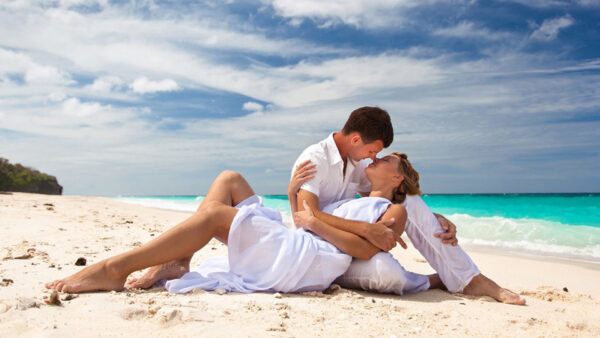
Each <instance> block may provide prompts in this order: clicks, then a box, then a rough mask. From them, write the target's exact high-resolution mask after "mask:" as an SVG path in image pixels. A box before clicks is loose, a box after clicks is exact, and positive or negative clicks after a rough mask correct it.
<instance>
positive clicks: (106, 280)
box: [46, 201, 237, 292]
mask: <svg viewBox="0 0 600 338" xmlns="http://www.w3.org/2000/svg"><path fill="white" fill-rule="evenodd" d="M206 207H207V208H206V209H205V210H204V211H203V212H196V213H195V214H194V215H192V216H191V217H189V218H188V219H186V220H185V221H183V222H181V223H179V224H178V225H176V226H175V227H173V228H171V229H169V230H167V231H166V232H165V233H163V234H161V235H160V236H158V237H157V238H155V239H153V240H152V241H150V242H148V243H146V244H144V245H143V246H141V247H139V248H135V249H133V250H130V251H127V252H125V253H122V254H120V255H117V256H113V257H111V258H108V259H105V260H103V261H101V262H98V263H96V264H94V265H91V266H89V267H87V268H85V269H83V270H81V271H79V272H78V273H76V274H74V275H72V276H69V277H67V278H65V279H62V280H57V281H54V282H52V283H48V284H46V288H48V289H54V290H57V291H63V292H86V291H96V290H117V291H119V290H122V289H123V286H124V283H125V280H126V278H127V276H128V275H129V274H130V273H132V272H133V271H137V270H140V269H144V268H147V267H149V266H154V265H159V264H164V263H166V262H169V261H173V260H178V259H183V258H185V257H189V256H190V255H192V254H193V253H194V252H196V251H197V250H199V249H201V248H202V247H203V246H204V245H206V243H208V241H210V240H211V239H212V238H213V237H214V238H217V239H219V240H220V241H222V242H224V243H227V237H228V235H229V227H230V225H231V222H232V221H233V218H234V217H235V215H236V213H237V209H236V208H233V207H231V206H229V205H225V204H222V203H219V202H215V201H209V202H208V203H206Z"/></svg>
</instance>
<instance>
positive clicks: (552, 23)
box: [531, 15, 575, 41]
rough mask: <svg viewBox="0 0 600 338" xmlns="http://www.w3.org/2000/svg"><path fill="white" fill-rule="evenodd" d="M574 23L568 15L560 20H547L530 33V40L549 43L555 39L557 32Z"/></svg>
mask: <svg viewBox="0 0 600 338" xmlns="http://www.w3.org/2000/svg"><path fill="white" fill-rule="evenodd" d="M574 23H575V20H574V19H573V18H572V17H571V16H570V15H565V16H563V17H560V18H555V19H548V20H544V22H542V25H541V26H540V27H539V28H538V29H536V30H535V31H534V32H533V33H531V38H532V39H536V40H544V41H551V40H554V39H556V37H557V36H558V32H559V31H560V30H561V29H563V28H567V27H569V26H571V25H573V24H574Z"/></svg>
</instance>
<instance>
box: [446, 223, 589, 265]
mask: <svg viewBox="0 0 600 338" xmlns="http://www.w3.org/2000/svg"><path fill="white" fill-rule="evenodd" d="M446 217H448V219H450V220H451V221H452V222H454V224H456V226H457V228H458V237H459V239H460V241H461V242H462V243H466V244H477V245H486V246H493V247H498V248H508V249H517V250H524V251H529V252H537V253H543V254H556V255H560V256H569V257H579V258H588V259H589V258H592V259H594V260H597V259H600V229H599V228H596V227H590V226H582V225H570V224H564V223H560V222H553V221H547V220H540V219H531V218H517V219H514V218H505V217H500V216H492V217H474V216H471V215H467V214H453V215H447V216H446Z"/></svg>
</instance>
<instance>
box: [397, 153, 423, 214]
mask: <svg viewBox="0 0 600 338" xmlns="http://www.w3.org/2000/svg"><path fill="white" fill-rule="evenodd" d="M392 155H394V156H396V157H397V158H398V159H399V160H400V161H399V162H398V163H399V164H398V171H399V172H400V173H401V174H402V176H404V179H403V180H402V183H400V185H399V186H398V187H396V189H394V196H393V197H392V203H402V202H404V200H405V199H406V195H419V196H420V195H421V194H422V193H421V187H420V186H419V173H418V172H417V171H416V170H415V168H413V166H412V164H410V162H409V161H408V156H407V155H406V154H404V153H392Z"/></svg>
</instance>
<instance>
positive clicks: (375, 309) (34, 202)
mask: <svg viewBox="0 0 600 338" xmlns="http://www.w3.org/2000/svg"><path fill="white" fill-rule="evenodd" d="M187 216H188V214H186V213H181V212H173V211H167V210H159V209H152V208H146V207H141V206H135V205H129V204H124V203H120V202H117V201H113V200H110V199H105V198H99V197H77V196H46V195H35V194H23V193H12V194H11V193H7V194H0V279H2V282H1V284H0V337H12V336H56V337H59V336H60V337H65V336H67V337H68V336H199V335H201V336H211V337H230V336H300V337H304V336H377V337H381V336H385V337H390V336H404V335H419V336H437V335H444V336H516V335H518V336H578V337H581V336H596V337H598V336H600V306H599V305H600V291H599V289H598V287H599V286H598V282H599V281H600V267H599V265H598V263H594V262H591V263H581V262H579V263H576V262H570V261H567V260H564V259H552V258H548V257H546V258H543V259H538V258H535V257H523V256H517V255H514V254H506V253H502V252H498V251H490V250H487V251H482V250H481V249H477V250H471V249H469V248H467V251H468V252H469V253H470V254H471V256H472V258H473V260H474V261H475V262H476V263H477V265H478V266H479V268H480V269H481V270H482V271H483V272H484V273H485V274H486V275H487V276H489V277H491V278H492V279H494V280H496V281H497V282H498V283H499V284H500V285H502V286H505V287H508V288H510V289H512V290H514V291H516V292H519V293H521V294H522V295H524V297H526V298H527V303H528V305H527V306H523V307H520V306H512V305H505V304H500V303H497V302H495V301H493V300H491V299H489V298H471V297H467V296H464V295H459V294H450V293H447V292H443V291H437V290H434V291H428V292H423V293H420V294H414V295H405V296H396V295H382V294H374V293H368V292H357V291H353V290H345V289H336V288H333V289H332V290H331V292H330V293H329V294H324V293H320V292H311V293H303V294H283V295H282V296H281V298H277V296H276V295H274V294H268V293H256V294H237V293H230V294H223V295H220V294H218V293H215V292H203V291H201V292H196V293H190V294H186V295H170V294H168V293H167V292H166V291H164V289H161V288H154V289H151V290H143V291H142V290H133V291H129V290H126V291H123V292H97V293H86V294H81V295H78V296H77V297H76V298H73V299H71V300H63V301H62V305H61V306H50V305H46V304H45V303H44V297H45V296H47V295H48V292H47V291H46V290H45V288H44V286H43V284H44V283H46V282H49V281H52V280H54V279H58V278H62V277H66V276H68V275H70V274H72V273H74V272H76V271H78V270H79V269H80V268H81V267H79V266H75V265H74V263H75V261H76V260H77V259H78V258H79V257H85V258H86V259H87V262H88V263H87V264H88V265H89V264H91V263H94V262H98V261H99V260H101V259H104V258H106V257H108V256H111V255H114V254H117V253H120V252H122V251H125V250H128V249H131V248H133V247H136V246H139V245H141V243H144V242H146V241H148V240H150V239H152V238H153V237H154V236H157V235H158V234H160V233H161V231H163V230H165V229H167V228H168V227H170V226H173V225H175V224H177V223H178V222H180V221H182V220H183V219H185V218H186V217H187ZM459 235H460V225H459ZM393 253H394V256H396V257H397V258H398V260H399V261H400V262H401V263H402V264H403V265H404V266H405V267H406V268H408V269H409V270H413V271H416V272H421V273H430V272H431V271H432V270H431V268H430V267H429V265H428V264H427V263H426V262H425V261H424V260H423V259H422V257H421V256H420V255H419V253H418V252H416V251H415V250H414V249H413V248H409V250H402V249H401V248H396V249H394V251H393ZM226 254H227V249H226V247H225V246H224V245H222V244H221V243H219V242H217V241H212V242H210V243H209V244H208V245H207V247H205V248H204V249H203V250H201V251H200V252H198V253H197V254H196V255H195V256H194V259H193V261H192V265H197V264H199V263H200V262H202V260H204V259H206V258H208V257H212V256H221V255H226ZM136 275H140V272H137V273H135V274H134V276H136ZM564 287H566V288H567V289H568V292H567V291H563V288H564ZM65 297H67V295H61V298H63V299H64V298H65Z"/></svg>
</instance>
